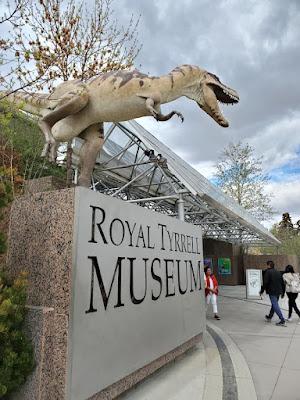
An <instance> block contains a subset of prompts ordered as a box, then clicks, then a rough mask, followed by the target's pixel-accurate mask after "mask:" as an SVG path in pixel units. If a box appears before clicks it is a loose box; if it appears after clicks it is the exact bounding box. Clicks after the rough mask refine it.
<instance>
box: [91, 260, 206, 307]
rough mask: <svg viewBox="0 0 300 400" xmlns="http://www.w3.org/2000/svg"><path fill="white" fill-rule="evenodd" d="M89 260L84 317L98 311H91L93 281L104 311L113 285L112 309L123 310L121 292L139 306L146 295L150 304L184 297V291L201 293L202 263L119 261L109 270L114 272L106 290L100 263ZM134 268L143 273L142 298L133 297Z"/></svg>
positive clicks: (92, 305)
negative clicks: (126, 282)
mask: <svg viewBox="0 0 300 400" xmlns="http://www.w3.org/2000/svg"><path fill="white" fill-rule="evenodd" d="M88 259H89V260H90V261H91V287H90V305H89V309H88V310H86V313H90V312H96V311H97V309H96V308H95V307H94V296H96V295H95V286H97V284H96V281H97V283H98V287H99V291H98V294H99V295H101V298H102V301H103V305H104V308H105V310H106V309H107V307H108V302H109V299H110V295H111V291H112V286H113V285H114V284H115V285H117V297H116V298H114V299H111V303H112V304H113V307H114V308H117V307H123V306H125V303H124V301H122V298H123V297H122V291H123V290H129V291H130V298H131V302H132V303H133V304H141V303H142V302H143V301H144V300H145V298H146V296H147V295H149V296H150V297H151V299H152V300H153V301H156V300H158V299H159V298H160V297H161V296H163V297H170V296H175V294H176V293H180V294H181V295H184V294H185V293H187V291H189V292H193V291H194V290H201V275H200V271H201V269H200V268H201V261H198V262H197V264H196V265H195V264H194V265H193V262H192V261H191V260H176V259H175V260H173V259H167V258H165V259H160V258H157V257H156V258H154V259H152V260H149V259H148V258H143V259H142V260H137V259H136V258H134V257H118V259H117V262H116V265H115V267H114V266H112V268H111V270H112V271H113V274H112V278H111V281H110V283H108V285H107V287H105V283H104V280H103V278H102V274H101V263H99V262H98V259H97V257H95V256H89V257H88ZM136 268H143V270H144V280H143V283H142V287H143V292H144V294H143V296H142V297H141V298H137V297H136V296H135V285H136V283H135V281H134V278H135V273H134V270H135V269H136ZM124 274H129V277H130V285H129V288H124V289H123V284H122V275H124ZM95 278H96V279H95ZM139 283H140V282H139ZM140 284H141V283H140Z"/></svg>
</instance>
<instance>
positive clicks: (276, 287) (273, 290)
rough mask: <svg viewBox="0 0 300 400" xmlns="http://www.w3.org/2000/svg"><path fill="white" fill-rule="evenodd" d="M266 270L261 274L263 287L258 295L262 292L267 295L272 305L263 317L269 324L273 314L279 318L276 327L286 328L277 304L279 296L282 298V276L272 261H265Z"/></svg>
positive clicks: (283, 290)
mask: <svg viewBox="0 0 300 400" xmlns="http://www.w3.org/2000/svg"><path fill="white" fill-rule="evenodd" d="M267 266H268V268H267V269H266V270H265V272H264V274H263V286H262V288H261V290H260V295H262V294H263V292H264V291H266V293H267V294H268V295H269V298H270V302H271V304H272V307H271V310H270V313H269V315H266V316H265V319H266V321H268V322H271V319H272V317H273V315H274V312H275V313H276V314H277V315H278V317H279V322H277V323H276V325H277V326H286V323H285V319H284V317H283V315H282V312H281V309H280V307H279V304H278V300H279V296H281V297H282V298H283V297H284V292H285V287H284V281H283V279H282V275H281V273H280V272H279V271H277V269H275V265H274V262H273V261H267Z"/></svg>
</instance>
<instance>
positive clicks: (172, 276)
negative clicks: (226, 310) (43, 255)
mask: <svg viewBox="0 0 300 400" xmlns="http://www.w3.org/2000/svg"><path fill="white" fill-rule="evenodd" d="M75 221H76V222H75V227H74V250H73V263H74V265H73V290H72V293H73V298H72V307H73V310H72V316H71V321H70V333H69V335H70V343H71V346H70V351H69V377H68V398H69V399H71V400H85V399H87V398H89V397H90V396H92V395H93V394H95V393H97V392H99V391H101V390H102V389H104V388H105V387H107V386H109V385H111V384H113V383H115V382H117V381H118V380H120V379H122V378H124V377H125V376H127V375H129V374H131V373H132V372H134V371H136V370H137V369H139V368H142V367H143V366H145V365H147V364H149V363H150V362H152V361H154V360H155V359H157V358H159V357H160V356H162V355H164V354H166V353H168V352H169V351H171V350H173V349H175V348H176V347H178V346H180V345H181V344H183V343H184V342H186V341H188V340H189V339H191V338H193V337H194V336H196V335H198V334H199V333H201V332H203V329H204V324H205V310H204V294H203V253H202V236H201V229H200V228H199V227H196V226H194V225H192V224H187V223H185V222H181V221H179V220H177V219H174V218H171V217H168V216H166V215H162V214H159V213H156V212H153V211H150V210H146V209H144V208H142V207H139V206H137V205H133V204H128V203H125V202H124V201H121V200H118V199H114V198H111V197H109V196H105V195H101V194H99V193H95V192H92V191H91V190H87V189H84V188H76V196H75Z"/></svg>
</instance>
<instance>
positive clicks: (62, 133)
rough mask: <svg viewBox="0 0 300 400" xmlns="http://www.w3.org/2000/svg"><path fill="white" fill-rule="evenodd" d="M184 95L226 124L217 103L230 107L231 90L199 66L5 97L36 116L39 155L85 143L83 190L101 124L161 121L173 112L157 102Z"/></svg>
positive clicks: (119, 74) (234, 98)
mask: <svg viewBox="0 0 300 400" xmlns="http://www.w3.org/2000/svg"><path fill="white" fill-rule="evenodd" d="M182 96H185V97H188V98H189V99H191V100H194V101H196V103H197V104H198V106H199V107H200V108H202V110H204V111H205V112H206V113H207V114H208V115H210V116H211V117H212V118H213V119H214V120H215V121H216V122H217V123H218V124H219V125H221V126H223V127H227V126H229V124H228V122H227V120H226V119H225V118H224V116H223V115H222V113H221V111H220V109H219V106H218V101H219V102H221V103H225V104H234V103H237V102H238V101H239V96H238V94H237V92H236V91H235V90H233V89H230V88H229V87H228V86H225V85H224V84H223V83H222V82H221V81H220V79H219V78H218V77H217V76H216V75H213V74H211V73H209V72H207V71H205V70H203V69H201V68H199V67H196V66H192V65H182V66H180V67H176V68H175V69H174V70H172V71H171V72H170V73H169V74H167V75H163V76H161V77H155V76H148V75H145V74H142V73H141V72H139V71H137V70H133V71H116V72H109V73H105V74H99V75H97V76H95V77H93V78H90V79H89V80H87V81H86V82H83V81H79V80H73V81H67V82H64V83H62V84H60V85H59V86H57V88H55V89H54V91H53V92H52V93H51V94H42V93H41V94H39V93H37V94H24V93H21V92H19V93H16V94H14V95H9V96H8V99H9V101H13V102H15V103H18V102H19V103H20V102H21V104H22V109H23V110H24V111H26V112H29V113H31V114H35V115H37V116H38V117H39V118H40V119H39V126H40V128H41V130H42V131H43V133H44V135H45V140H46V142H45V146H44V149H43V152H42V156H44V157H46V156H49V158H50V160H51V161H55V159H56V153H57V144H58V143H59V142H66V141H69V140H71V139H73V138H75V137H77V136H78V137H81V138H83V139H84V140H85V143H84V144H83V146H82V148H81V153H80V164H81V172H80V176H79V180H78V184H79V185H81V186H86V187H88V186H89V185H90V180H91V174H92V171H93V168H94V165H95V161H96V157H97V154H98V152H99V150H100V149H101V147H102V145H103V140H104V137H103V136H104V135H103V122H119V121H126V120H130V119H134V118H139V117H143V116H153V117H154V118H155V119H156V120H158V121H167V120H169V119H170V118H171V117H172V116H173V115H177V116H179V117H180V118H181V120H182V121H183V116H182V114H181V113H180V112H178V111H172V112H170V113H169V114H167V115H163V114H162V112H161V109H160V106H161V104H164V103H169V102H171V101H173V100H176V99H177V98H179V97H182Z"/></svg>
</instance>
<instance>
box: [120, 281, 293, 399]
mask: <svg viewBox="0 0 300 400" xmlns="http://www.w3.org/2000/svg"><path fill="white" fill-rule="evenodd" d="M245 295H246V292H245V286H222V287H221V289H220V296H219V311H220V316H221V317H222V319H221V321H215V320H213V318H212V316H211V314H210V313H208V315H207V332H206V333H205V334H204V337H203V342H202V343H201V344H200V345H199V346H197V347H196V348H195V349H193V350H191V351H189V352H188V353H187V354H186V355H184V356H183V357H181V359H180V360H178V361H175V362H172V363H171V364H169V365H167V366H166V367H164V368H162V369H161V370H160V371H158V372H156V373H155V374H153V375H152V376H151V377H149V378H148V379H146V380H145V381H144V382H142V383H140V384H139V385H137V386H136V387H135V388H134V389H132V390H130V391H129V392H128V393H126V394H124V395H123V396H121V397H120V399H122V400H300V325H298V318H296V317H295V316H294V318H295V320H294V321H293V322H291V323H288V326H287V328H284V327H277V326H276V325H275V322H276V320H277V318H276V317H274V321H273V322H272V323H267V322H264V315H265V314H266V313H267V312H268V310H269V307H270V306H269V301H268V298H267V297H265V298H264V299H263V300H246V299H245ZM298 305H299V308H300V299H299V300H298ZM281 306H282V309H283V311H284V313H285V315H286V313H287V312H286V310H287V301H286V299H284V300H282V301H281Z"/></svg>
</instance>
